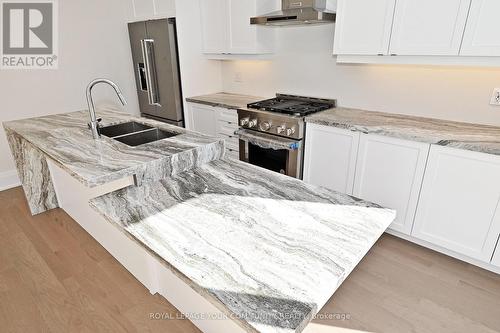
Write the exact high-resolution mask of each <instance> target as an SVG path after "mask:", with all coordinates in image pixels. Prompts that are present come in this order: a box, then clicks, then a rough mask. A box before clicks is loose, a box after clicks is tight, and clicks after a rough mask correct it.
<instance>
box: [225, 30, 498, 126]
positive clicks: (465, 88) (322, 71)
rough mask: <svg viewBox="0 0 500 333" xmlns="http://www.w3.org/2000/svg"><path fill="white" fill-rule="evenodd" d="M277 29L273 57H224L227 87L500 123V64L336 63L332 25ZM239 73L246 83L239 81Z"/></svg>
mask: <svg viewBox="0 0 500 333" xmlns="http://www.w3.org/2000/svg"><path fill="white" fill-rule="evenodd" d="M274 29H276V28H274ZM277 29H278V32H277V52H276V57H275V58H273V59H272V60H271V61H236V62H229V61H227V62H224V64H223V68H222V71H223V81H224V82H223V83H224V90H225V91H228V92H235V93H244V94H251V95H257V96H264V97H267V96H272V95H273V94H274V93H276V92H283V93H291V94H301V95H306V96H309V95H310V96H317V97H328V98H337V99H338V101H339V104H340V105H342V106H348V107H355V108H362V109H367V110H374V111H384V112H392V113H402V114H410V115H418V116H427V117H434V118H442V119H449V120H457V121H465V122H473V123H484V124H492V125H500V107H493V106H490V105H489V101H490V98H491V94H492V92H493V88H495V87H500V69H499V68H495V69H491V68H490V69H488V68H472V67H469V68H463V67H455V68H449V67H431V66H428V67H419V66H382V65H380V66H379V65H337V64H336V63H335V57H333V56H332V55H331V54H332V45H333V33H334V30H333V29H334V26H333V25H325V26H302V27H286V28H277ZM237 73H239V74H240V76H241V78H242V81H243V82H241V83H238V82H234V79H235V75H236V74H237Z"/></svg>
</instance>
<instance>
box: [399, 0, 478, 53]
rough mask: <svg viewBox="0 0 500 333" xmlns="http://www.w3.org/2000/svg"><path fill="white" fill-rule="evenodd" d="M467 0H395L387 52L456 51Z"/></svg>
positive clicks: (467, 3) (468, 0) (468, 1)
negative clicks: (392, 24)
mask: <svg viewBox="0 0 500 333" xmlns="http://www.w3.org/2000/svg"><path fill="white" fill-rule="evenodd" d="M470 1H471V0H439V1H436V0H398V1H397V3H396V11H395V14H394V26H393V28H392V37H391V47H390V53H391V54H397V55H450V56H452V55H458V53H459V51H460V44H461V42H462V37H463V34H464V29H465V22H466V21H467V13H468V11H469V6H470Z"/></svg>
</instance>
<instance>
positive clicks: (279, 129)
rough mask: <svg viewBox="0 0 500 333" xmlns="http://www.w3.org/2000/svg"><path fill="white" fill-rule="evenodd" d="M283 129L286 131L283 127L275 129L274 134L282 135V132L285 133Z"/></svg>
mask: <svg viewBox="0 0 500 333" xmlns="http://www.w3.org/2000/svg"><path fill="white" fill-rule="evenodd" d="M285 129H286V127H285V125H281V126H279V127H278V128H276V133H278V134H283V132H285Z"/></svg>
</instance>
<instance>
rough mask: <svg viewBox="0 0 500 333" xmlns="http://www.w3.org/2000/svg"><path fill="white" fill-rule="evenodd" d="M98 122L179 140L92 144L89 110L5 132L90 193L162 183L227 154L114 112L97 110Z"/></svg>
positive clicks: (207, 142)
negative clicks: (129, 179) (130, 181)
mask: <svg viewBox="0 0 500 333" xmlns="http://www.w3.org/2000/svg"><path fill="white" fill-rule="evenodd" d="M97 117H98V118H102V122H101V126H102V127H105V126H109V125H113V124H119V123H124V122H129V121H136V122H138V123H142V124H146V125H150V126H152V127H157V128H160V129H164V130H166V131H169V132H174V133H179V135H177V136H174V137H171V138H167V139H163V140H160V141H156V142H151V143H148V144H144V145H140V146H137V147H131V146H128V145H126V144H124V143H121V142H118V141H116V140H114V139H111V138H107V137H105V136H102V137H101V138H100V139H99V140H94V139H93V138H92V134H91V132H90V130H89V129H88V127H87V123H88V121H89V115H88V111H86V110H85V111H77V112H70V113H62V114H55V115H49V116H43V117H37V118H29V119H22V120H15V121H9V122H4V123H3V126H4V128H5V130H6V132H7V135H9V134H14V135H18V136H20V137H22V138H23V139H24V140H27V141H28V142H30V143H31V144H32V145H33V146H35V147H36V148H38V149H39V150H40V151H42V152H43V153H44V154H45V155H46V156H48V157H49V158H50V159H52V160H53V161H55V162H56V163H57V164H58V165H60V166H61V167H62V168H63V169H65V170H66V171H67V172H69V173H70V174H71V175H72V176H73V177H75V178H76V179H78V180H79V181H80V182H82V183H83V184H85V185H86V186H89V187H93V186H97V185H102V184H105V183H108V182H111V181H113V180H117V179H120V178H124V177H126V176H132V175H134V176H135V177H136V180H137V182H138V183H140V182H142V181H147V180H155V179H161V178H164V177H166V176H168V175H169V174H173V173H176V172H181V171H184V170H187V169H190V168H191V167H194V166H196V165H200V164H203V163H205V162H209V161H212V160H214V159H218V158H220V157H221V156H223V154H224V141H223V140H222V139H218V138H214V137H210V136H207V135H203V134H200V133H196V132H191V131H188V130H186V129H184V128H180V127H176V126H173V125H169V124H165V123H162V122H158V121H155V120H150V119H147V118H141V117H135V116H132V115H130V114H127V113H123V112H118V111H117V110H115V109H113V108H107V109H100V110H97Z"/></svg>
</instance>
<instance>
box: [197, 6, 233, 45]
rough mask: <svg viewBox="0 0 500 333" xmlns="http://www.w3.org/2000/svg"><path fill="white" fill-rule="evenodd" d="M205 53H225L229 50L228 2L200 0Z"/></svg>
mask: <svg viewBox="0 0 500 333" xmlns="http://www.w3.org/2000/svg"><path fill="white" fill-rule="evenodd" d="M199 2H200V9H201V27H202V31H201V33H202V40H203V53H216V54H218V53H225V52H226V50H227V16H228V12H227V8H228V7H227V2H228V0H199Z"/></svg>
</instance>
